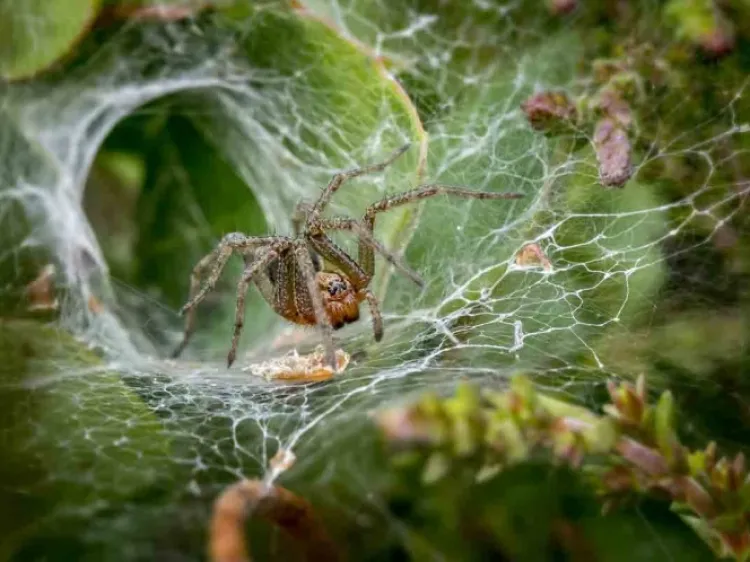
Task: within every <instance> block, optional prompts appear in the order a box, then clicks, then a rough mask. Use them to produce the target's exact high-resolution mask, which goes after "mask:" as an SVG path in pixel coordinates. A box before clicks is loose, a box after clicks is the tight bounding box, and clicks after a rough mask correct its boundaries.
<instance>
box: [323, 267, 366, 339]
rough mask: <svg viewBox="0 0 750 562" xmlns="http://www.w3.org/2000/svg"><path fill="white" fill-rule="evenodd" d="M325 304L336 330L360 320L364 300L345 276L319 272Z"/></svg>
mask: <svg viewBox="0 0 750 562" xmlns="http://www.w3.org/2000/svg"><path fill="white" fill-rule="evenodd" d="M316 277H317V281H318V288H319V289H320V294H321V296H322V297H323V304H324V306H325V308H326V312H328V317H329V318H330V319H331V326H333V329H334V330H338V329H339V328H342V327H343V326H344V325H345V324H349V323H351V322H356V321H357V320H359V303H360V302H361V301H362V298H361V297H360V295H359V294H358V292H357V291H356V290H355V289H354V286H353V285H352V283H351V281H349V278H347V277H346V276H345V275H341V274H340V273H332V272H329V271H319V272H318V273H317V275H316Z"/></svg>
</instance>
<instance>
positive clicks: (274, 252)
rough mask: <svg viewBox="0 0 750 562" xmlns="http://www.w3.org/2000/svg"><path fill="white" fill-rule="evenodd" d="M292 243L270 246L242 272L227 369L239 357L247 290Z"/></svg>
mask: <svg viewBox="0 0 750 562" xmlns="http://www.w3.org/2000/svg"><path fill="white" fill-rule="evenodd" d="M290 243H291V242H289V241H288V240H282V241H280V242H278V243H276V244H274V245H271V246H269V247H268V249H267V250H265V251H264V252H263V253H262V254H261V255H260V256H257V257H256V259H255V260H254V261H252V262H251V263H249V264H248V265H247V267H245V271H243V272H242V278H241V279H240V281H239V283H237V306H236V308H235V311H234V335H233V336H232V347H230V348H229V354H228V355H227V368H229V367H231V366H232V363H234V359H235V357H236V355H237V345H238V344H239V342H240V335H241V334H242V328H243V327H244V325H245V298H246V297H247V290H248V288H249V287H250V283H252V281H253V277H254V276H255V274H256V273H258V272H259V271H261V270H262V269H263V268H264V267H266V266H267V265H268V264H269V263H271V261H273V260H274V259H276V258H278V257H279V254H280V252H282V251H284V249H285V248H288V247H289V245H290Z"/></svg>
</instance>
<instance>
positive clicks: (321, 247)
mask: <svg viewBox="0 0 750 562" xmlns="http://www.w3.org/2000/svg"><path fill="white" fill-rule="evenodd" d="M348 220H350V219H330V220H327V221H325V223H324V227H325V228H343V227H342V223H343V222H344V221H348ZM352 222H355V221H352ZM309 241H310V244H311V245H312V246H313V248H315V251H316V252H318V254H320V255H321V256H323V257H324V258H325V259H326V260H328V261H329V262H330V263H332V264H333V265H335V266H336V267H337V268H338V269H340V270H341V272H342V273H343V274H344V275H345V276H346V277H347V278H348V279H349V281H350V282H351V283H352V285H353V286H354V289H355V290H356V291H357V293H359V294H360V295H361V296H362V297H364V298H365V299H367V304H368V305H369V307H370V315H371V316H372V331H373V333H374V336H375V341H380V340H381V339H382V338H383V316H382V315H381V313H380V306H379V303H378V299H377V298H376V297H375V295H374V294H373V292H372V291H370V289H369V288H368V286H369V285H370V281H371V280H372V275H371V274H370V273H368V272H367V271H364V270H363V269H362V268H361V267H360V266H359V264H358V263H357V262H355V261H354V260H353V259H352V258H350V257H349V255H348V254H347V253H346V252H344V251H343V250H342V249H341V248H339V247H338V246H337V245H336V244H334V243H333V241H332V240H331V239H330V238H328V236H326V235H325V234H322V233H321V234H320V235H317V236H311V237H309Z"/></svg>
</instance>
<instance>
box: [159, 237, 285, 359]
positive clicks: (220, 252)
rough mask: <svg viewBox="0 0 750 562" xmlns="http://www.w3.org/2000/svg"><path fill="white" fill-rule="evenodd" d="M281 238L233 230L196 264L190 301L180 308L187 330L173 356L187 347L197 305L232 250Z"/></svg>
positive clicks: (216, 278) (214, 283)
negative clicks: (206, 271) (203, 278)
mask: <svg viewBox="0 0 750 562" xmlns="http://www.w3.org/2000/svg"><path fill="white" fill-rule="evenodd" d="M280 239H284V238H283V237H280V236H245V235H244V234H241V233H239V232H232V233H230V234H227V235H226V236H224V238H222V239H221V242H219V244H218V245H217V246H216V248H214V250H213V251H211V252H210V253H209V254H207V255H206V256H204V257H203V258H202V259H201V260H200V261H199V262H198V263H197V264H196V266H195V267H194V268H193V271H192V273H191V274H190V294H189V295H188V302H187V304H186V305H185V306H183V307H182V309H181V310H180V314H184V315H185V331H184V334H183V336H182V341H181V342H180V344H179V345H178V346H177V348H176V349H175V350H174V351H173V352H172V357H178V356H179V355H180V354H181V353H182V352H183V351H184V350H185V348H186V347H187V344H188V342H189V341H190V338H191V337H192V335H193V332H195V306H196V305H197V304H198V303H199V302H200V301H202V300H203V299H204V298H205V297H206V295H207V294H208V293H209V291H211V290H213V288H214V287H215V286H216V282H217V281H218V279H219V276H220V275H221V272H222V271H223V269H224V267H225V266H226V264H227V261H228V260H229V258H230V257H231V255H232V252H233V251H235V250H243V249H250V248H259V247H262V246H267V245H269V244H272V243H273V242H277V241H279V240H280ZM211 264H213V266H212V267H211V274H210V275H209V278H208V280H207V281H206V284H205V286H204V287H203V289H201V287H200V283H201V277H202V275H203V273H204V271H205V270H206V269H207V268H208V267H209V266H211Z"/></svg>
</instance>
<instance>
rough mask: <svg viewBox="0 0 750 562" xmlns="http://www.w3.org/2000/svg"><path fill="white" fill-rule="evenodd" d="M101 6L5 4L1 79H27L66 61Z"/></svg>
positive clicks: (0, 18) (41, 1)
mask: <svg viewBox="0 0 750 562" xmlns="http://www.w3.org/2000/svg"><path fill="white" fill-rule="evenodd" d="M99 4H100V2H99V0H56V1H55V2H47V1H46V0H28V1H25V2H15V1H14V0H2V2H0V78H3V79H6V80H7V79H11V80H14V79H19V78H26V77H29V76H31V75H34V74H37V73H39V72H41V71H43V70H45V69H46V68H47V67H49V66H50V65H51V64H52V63H54V62H55V61H57V60H59V59H60V58H62V57H64V56H65V55H66V54H67V53H69V52H70V50H71V49H72V48H73V46H74V45H75V43H76V42H78V41H79V40H80V39H81V38H82V37H83V35H84V34H85V33H86V31H87V29H88V27H89V26H90V25H91V23H92V21H93V20H94V18H95V17H96V14H97V12H98V11H99Z"/></svg>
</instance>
